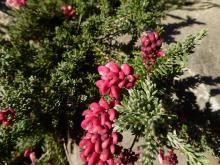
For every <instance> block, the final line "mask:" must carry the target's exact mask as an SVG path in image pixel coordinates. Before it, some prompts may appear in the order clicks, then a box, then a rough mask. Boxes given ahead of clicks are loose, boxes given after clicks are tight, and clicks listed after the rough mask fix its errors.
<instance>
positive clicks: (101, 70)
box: [98, 65, 110, 75]
mask: <svg viewBox="0 0 220 165" xmlns="http://www.w3.org/2000/svg"><path fill="white" fill-rule="evenodd" d="M98 72H99V74H100V75H106V74H107V73H109V72H110V69H109V68H107V67H106V66H103V65H101V66H99V67H98Z"/></svg>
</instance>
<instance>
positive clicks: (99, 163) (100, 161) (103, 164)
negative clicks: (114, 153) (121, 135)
mask: <svg viewBox="0 0 220 165" xmlns="http://www.w3.org/2000/svg"><path fill="white" fill-rule="evenodd" d="M97 165H105V162H104V161H102V160H99V162H98V164H97Z"/></svg>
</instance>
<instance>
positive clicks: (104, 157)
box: [100, 149, 110, 162]
mask: <svg viewBox="0 0 220 165" xmlns="http://www.w3.org/2000/svg"><path fill="white" fill-rule="evenodd" d="M109 154H110V153H109V150H108V149H104V150H103V151H102V153H101V155H100V159H101V160H102V161H104V162H105V161H106V160H108V158H109Z"/></svg>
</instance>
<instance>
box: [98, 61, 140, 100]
mask: <svg viewBox="0 0 220 165" xmlns="http://www.w3.org/2000/svg"><path fill="white" fill-rule="evenodd" d="M98 72H99V74H100V75H101V80H98V81H97V82H96V86H97V87H98V88H99V92H100V94H102V95H110V97H111V98H114V99H116V100H119V99H120V91H121V89H122V88H127V89H130V88H132V87H133V86H134V84H135V82H136V80H137V79H138V78H139V76H138V75H136V74H134V71H133V68H132V67H131V66H129V65H128V64H122V65H121V67H119V66H118V65H117V64H116V63H114V62H109V63H107V64H106V65H101V66H99V67H98Z"/></svg>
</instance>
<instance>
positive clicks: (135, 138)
mask: <svg viewBox="0 0 220 165" xmlns="http://www.w3.org/2000/svg"><path fill="white" fill-rule="evenodd" d="M137 138H138V135H135V137H134V140H133V142H132V144H131V147H130V151H131V150H132V148H133V147H134V144H135V142H136V140H137Z"/></svg>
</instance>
